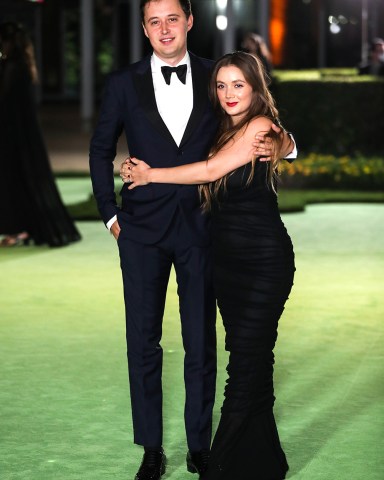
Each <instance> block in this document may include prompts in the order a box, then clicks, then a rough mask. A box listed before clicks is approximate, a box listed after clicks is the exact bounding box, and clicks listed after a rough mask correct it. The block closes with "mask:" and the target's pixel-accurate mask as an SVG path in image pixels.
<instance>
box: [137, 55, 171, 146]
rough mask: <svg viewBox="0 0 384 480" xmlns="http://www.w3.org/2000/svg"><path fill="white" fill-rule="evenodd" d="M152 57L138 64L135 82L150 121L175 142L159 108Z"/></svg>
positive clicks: (168, 138) (162, 133)
mask: <svg viewBox="0 0 384 480" xmlns="http://www.w3.org/2000/svg"><path fill="white" fill-rule="evenodd" d="M150 58H151V57H147V58H145V59H144V60H143V61H142V62H140V63H139V64H138V68H137V71H135V72H134V73H133V82H134V85H135V88H136V91H137V95H138V97H139V100H140V103H141V106H142V108H143V110H144V112H145V114H146V115H147V117H148V119H149V121H150V122H151V123H152V125H153V126H154V127H155V128H156V130H158V131H159V132H160V133H161V135H163V136H164V137H165V138H167V140H169V141H171V142H173V143H175V141H174V139H173V137H172V135H171V133H170V131H169V130H168V128H167V126H166V125H165V123H164V121H163V119H162V118H161V115H160V114H159V111H158V109H157V104H156V98H155V90H154V88H153V80H152V72H151V63H150Z"/></svg>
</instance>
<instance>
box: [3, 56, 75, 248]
mask: <svg viewBox="0 0 384 480" xmlns="http://www.w3.org/2000/svg"><path fill="white" fill-rule="evenodd" d="M34 93H35V92H34V86H33V84H32V80H31V77H30V74H29V72H28V69H27V66H26V64H25V62H24V61H23V60H22V59H20V58H12V59H5V60H1V61H0V234H3V235H7V234H18V233H20V232H23V231H26V232H28V233H29V235H30V237H31V238H32V240H33V242H34V243H35V245H43V244H47V245H49V246H50V247H61V246H64V245H67V244H69V243H71V242H75V241H78V240H80V238H81V237H80V233H79V232H78V230H77V228H76V226H75V224H74V222H73V220H72V218H71V217H70V215H69V214H68V212H67V209H66V207H65V205H64V204H63V202H62V200H61V197H60V193H59V191H58V189H57V187H56V183H55V179H54V176H53V173H52V170H51V166H50V162H49V157H48V153H47V150H46V147H45V143H44V139H43V136H42V132H41V128H40V124H39V121H38V117H37V110H36V104H35V95H34Z"/></svg>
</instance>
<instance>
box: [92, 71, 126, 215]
mask: <svg viewBox="0 0 384 480" xmlns="http://www.w3.org/2000/svg"><path fill="white" fill-rule="evenodd" d="M116 80H117V79H116V77H114V76H110V77H109V78H108V80H107V83H106V87H105V90H104V94H103V100H102V104H101V109H100V114H99V119H98V123H97V125H96V128H95V131H94V134H93V136H92V140H91V145H90V152H89V166H90V172H91V179H92V187H93V193H94V195H95V198H96V202H97V207H98V209H99V212H100V215H101V217H102V219H103V221H104V223H107V222H108V221H109V220H110V219H111V218H112V217H114V216H115V215H116V213H117V212H118V206H117V202H116V195H115V188H114V187H115V185H114V173H113V161H114V159H115V157H116V146H117V141H118V139H119V136H120V134H121V132H122V129H123V121H122V114H121V113H122V102H121V98H120V95H121V92H119V89H118V85H117V81H116Z"/></svg>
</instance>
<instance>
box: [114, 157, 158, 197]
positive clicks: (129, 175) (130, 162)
mask: <svg viewBox="0 0 384 480" xmlns="http://www.w3.org/2000/svg"><path fill="white" fill-rule="evenodd" d="M150 170H151V167H150V166H149V165H148V164H147V163H145V162H144V161H143V160H138V159H137V158H135V157H130V158H126V159H125V160H124V162H123V163H122V164H121V167H120V177H121V178H122V180H123V182H124V183H130V185H129V187H128V190H132V189H134V188H136V187H139V186H141V185H148V183H150V180H149V171H150Z"/></svg>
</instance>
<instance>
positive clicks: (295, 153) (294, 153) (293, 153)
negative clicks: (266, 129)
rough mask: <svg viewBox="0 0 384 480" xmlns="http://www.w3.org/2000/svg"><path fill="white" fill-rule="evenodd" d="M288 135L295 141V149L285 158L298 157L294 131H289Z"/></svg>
mask: <svg viewBox="0 0 384 480" xmlns="http://www.w3.org/2000/svg"><path fill="white" fill-rule="evenodd" d="M288 135H289V136H290V137H291V140H292V142H293V150H292V152H291V153H288V155H287V156H286V157H284V158H286V159H287V160H288V159H290V158H292V159H293V158H297V147H296V142H295V139H294V138H293V135H292V133H288Z"/></svg>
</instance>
